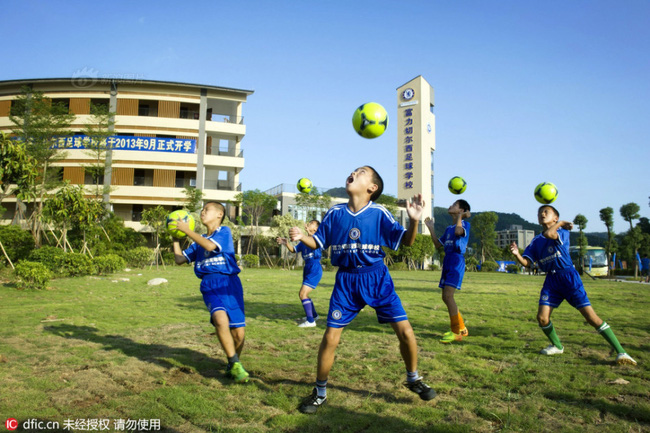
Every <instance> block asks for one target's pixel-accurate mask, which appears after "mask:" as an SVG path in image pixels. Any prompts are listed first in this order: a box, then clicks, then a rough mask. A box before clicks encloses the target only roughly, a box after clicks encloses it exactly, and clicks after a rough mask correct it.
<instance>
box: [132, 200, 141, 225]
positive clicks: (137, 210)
mask: <svg viewBox="0 0 650 433" xmlns="http://www.w3.org/2000/svg"><path fill="white" fill-rule="evenodd" d="M131 220H132V221H141V220H142V205H141V204H134V205H133V208H132V212H131Z"/></svg>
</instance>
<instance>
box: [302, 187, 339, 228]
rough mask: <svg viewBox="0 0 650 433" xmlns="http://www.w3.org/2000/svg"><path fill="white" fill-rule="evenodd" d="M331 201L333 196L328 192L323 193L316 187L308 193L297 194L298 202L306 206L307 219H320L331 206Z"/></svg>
mask: <svg viewBox="0 0 650 433" xmlns="http://www.w3.org/2000/svg"><path fill="white" fill-rule="evenodd" d="M331 203H332V197H331V196H330V195H329V194H327V193H324V194H321V193H320V192H319V191H318V188H316V187H314V188H312V189H311V191H310V192H308V193H305V192H300V193H298V194H296V204H297V205H298V206H301V207H303V208H305V210H306V212H307V215H306V221H311V220H314V219H315V220H320V219H321V218H322V216H323V215H324V214H325V212H327V210H328V209H329V208H330V206H331Z"/></svg>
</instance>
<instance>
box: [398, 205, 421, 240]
mask: <svg viewBox="0 0 650 433" xmlns="http://www.w3.org/2000/svg"><path fill="white" fill-rule="evenodd" d="M423 209H424V200H423V199H422V194H418V195H414V196H413V198H412V199H411V200H408V201H407V202H406V213H407V214H408V216H409V220H410V221H409V228H408V229H407V230H406V233H404V236H403V237H402V244H403V245H406V246H409V245H413V242H415V235H417V234H418V222H419V221H420V218H422V210H423Z"/></svg>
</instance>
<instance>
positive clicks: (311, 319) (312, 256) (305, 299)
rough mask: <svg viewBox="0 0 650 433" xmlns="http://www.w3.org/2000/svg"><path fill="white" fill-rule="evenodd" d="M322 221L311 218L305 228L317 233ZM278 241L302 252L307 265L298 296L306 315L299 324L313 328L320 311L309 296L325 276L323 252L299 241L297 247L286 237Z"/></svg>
mask: <svg viewBox="0 0 650 433" xmlns="http://www.w3.org/2000/svg"><path fill="white" fill-rule="evenodd" d="M319 225H320V223H319V222H318V221H317V220H311V221H309V223H307V224H305V230H307V234H308V235H309V236H311V235H313V234H314V233H316V230H318V226H319ZM276 241H277V242H278V244H280V245H285V246H286V247H287V249H288V250H289V251H291V252H292V253H297V254H302V259H303V260H304V262H305V267H304V268H303V270H302V286H301V287H300V292H299V293H298V296H299V297H300V302H302V308H304V310H305V315H306V317H305V318H304V319H303V320H302V322H300V323H299V324H298V327H299V328H313V327H314V326H316V320H318V318H319V317H318V313H316V308H315V307H314V302H313V301H312V300H311V298H310V297H309V294H310V293H311V291H312V290H314V289H315V288H316V286H318V283H319V282H320V279H321V278H322V277H323V266H321V264H320V259H321V257H322V252H321V249H320V248H316V249H315V250H312V249H311V248H309V247H308V246H307V245H305V244H303V243H302V242H299V243H298V245H296V246H295V247H294V246H293V245H291V244H290V243H289V241H288V240H287V239H285V238H277V239H276Z"/></svg>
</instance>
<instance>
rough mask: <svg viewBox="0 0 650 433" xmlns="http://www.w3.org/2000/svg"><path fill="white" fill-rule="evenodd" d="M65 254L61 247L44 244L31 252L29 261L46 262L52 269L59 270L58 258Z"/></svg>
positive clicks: (53, 270)
mask: <svg viewBox="0 0 650 433" xmlns="http://www.w3.org/2000/svg"><path fill="white" fill-rule="evenodd" d="M64 255H65V251H63V250H62V249H61V248H56V247H51V246H49V245H44V246H42V247H40V248H37V249H35V250H33V251H32V252H31V253H29V258H28V260H29V261H32V262H38V263H42V264H44V265H45V266H46V267H47V268H48V269H49V270H50V271H52V272H57V268H58V266H59V265H58V262H57V261H58V259H59V257H62V256H64Z"/></svg>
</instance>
